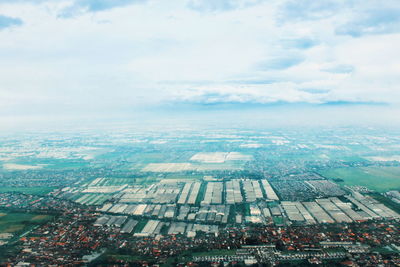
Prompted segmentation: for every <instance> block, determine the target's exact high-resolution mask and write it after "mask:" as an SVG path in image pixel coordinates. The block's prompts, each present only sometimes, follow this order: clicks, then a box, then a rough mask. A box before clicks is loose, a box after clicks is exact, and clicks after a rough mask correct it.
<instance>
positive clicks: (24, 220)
mask: <svg viewBox="0 0 400 267" xmlns="http://www.w3.org/2000/svg"><path fill="white" fill-rule="evenodd" d="M51 218H52V216H49V215H41V214H33V213H19V212H8V211H4V210H0V233H20V232H24V231H27V230H29V228H30V227H33V226H35V225H38V224H40V223H43V222H45V221H48V220H50V219H51Z"/></svg>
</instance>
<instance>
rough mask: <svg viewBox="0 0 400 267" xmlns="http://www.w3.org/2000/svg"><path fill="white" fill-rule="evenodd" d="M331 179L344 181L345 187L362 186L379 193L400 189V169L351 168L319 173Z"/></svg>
mask: <svg viewBox="0 0 400 267" xmlns="http://www.w3.org/2000/svg"><path fill="white" fill-rule="evenodd" d="M319 173H320V174H321V175H322V176H324V177H326V178H329V179H338V178H339V179H342V180H343V181H344V182H342V184H343V185H361V186H366V187H368V188H369V189H372V190H376V191H378V192H386V191H389V190H396V189H397V190H399V189H400V167H349V168H335V169H328V170H323V171H320V172H319Z"/></svg>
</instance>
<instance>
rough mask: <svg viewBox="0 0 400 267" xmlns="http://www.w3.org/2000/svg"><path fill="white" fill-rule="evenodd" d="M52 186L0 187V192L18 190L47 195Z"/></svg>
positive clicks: (52, 188) (19, 191) (25, 192)
mask: <svg viewBox="0 0 400 267" xmlns="http://www.w3.org/2000/svg"><path fill="white" fill-rule="evenodd" d="M54 189H55V188H54V187H45V186H44V187H0V193H8V192H18V193H24V194H30V195H40V196H42V195H47V194H48V193H50V192H51V191H53V190H54Z"/></svg>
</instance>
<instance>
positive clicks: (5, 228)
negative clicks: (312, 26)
mask: <svg viewBox="0 0 400 267" xmlns="http://www.w3.org/2000/svg"><path fill="white" fill-rule="evenodd" d="M376 136H379V138H375V137H376ZM2 140H3V141H2V144H1V147H2V149H1V151H0V159H1V164H2V166H1V176H0V178H1V179H0V184H1V192H0V205H1V207H2V208H1V217H0V231H1V242H2V243H1V244H2V246H1V247H0V251H1V252H2V253H1V255H2V256H1V260H2V261H4V262H12V263H18V262H29V263H32V264H43V263H46V264H54V265H62V264H89V265H97V264H99V265H100V264H122V263H126V264H144V263H146V264H181V265H185V264H189V263H191V264H205V263H209V264H211V263H213V264H214V263H215V262H220V261H223V262H231V263H232V262H237V263H240V262H242V263H245V264H250V265H252V264H257V263H263V264H271V265H276V264H278V265H285V264H295V263H299V262H302V261H304V262H307V261H309V262H311V263H313V262H316V263H318V262H324V263H330V264H340V263H342V262H345V261H351V260H354V259H357V261H358V262H360V263H365V264H383V263H387V264H389V265H390V264H392V265H396V264H398V263H399V256H398V250H399V249H400V248H399V245H398V244H399V241H400V240H399V238H400V235H399V219H400V215H399V213H400V194H399V187H400V179H399V175H400V162H399V161H396V160H394V159H395V158H396V156H397V157H398V155H400V146H399V142H400V132H398V131H397V132H396V131H393V132H382V131H381V130H374V129H367V130H365V129H358V130H357V132H355V130H354V129H346V128H340V129H336V130H333V129H329V130H328V129H326V130H320V131H319V132H317V131H310V132H307V131H302V132H299V131H298V130H295V131H291V130H289V129H274V130H268V131H266V130H265V131H255V130H244V129H223V130H211V129H207V130H205V131H200V132H198V131H192V130H176V131H168V132H154V131H150V132H136V133H131V132H129V131H127V132H125V133H123V132H105V133H104V134H96V133H90V132H86V133H84V134H82V133H80V134H73V133H69V134H61V135H60V134H57V133H54V134H49V135H43V134H40V135H23V136H5V137H4V138H3V139H2ZM377 147H379V148H380V149H379V151H377V150H376V148H377Z"/></svg>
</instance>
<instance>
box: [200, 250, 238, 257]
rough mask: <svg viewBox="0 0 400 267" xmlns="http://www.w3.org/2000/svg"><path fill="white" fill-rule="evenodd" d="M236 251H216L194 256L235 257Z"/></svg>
mask: <svg viewBox="0 0 400 267" xmlns="http://www.w3.org/2000/svg"><path fill="white" fill-rule="evenodd" d="M235 254H236V249H214V250H210V251H202V252H193V253H192V256H221V255H235Z"/></svg>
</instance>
